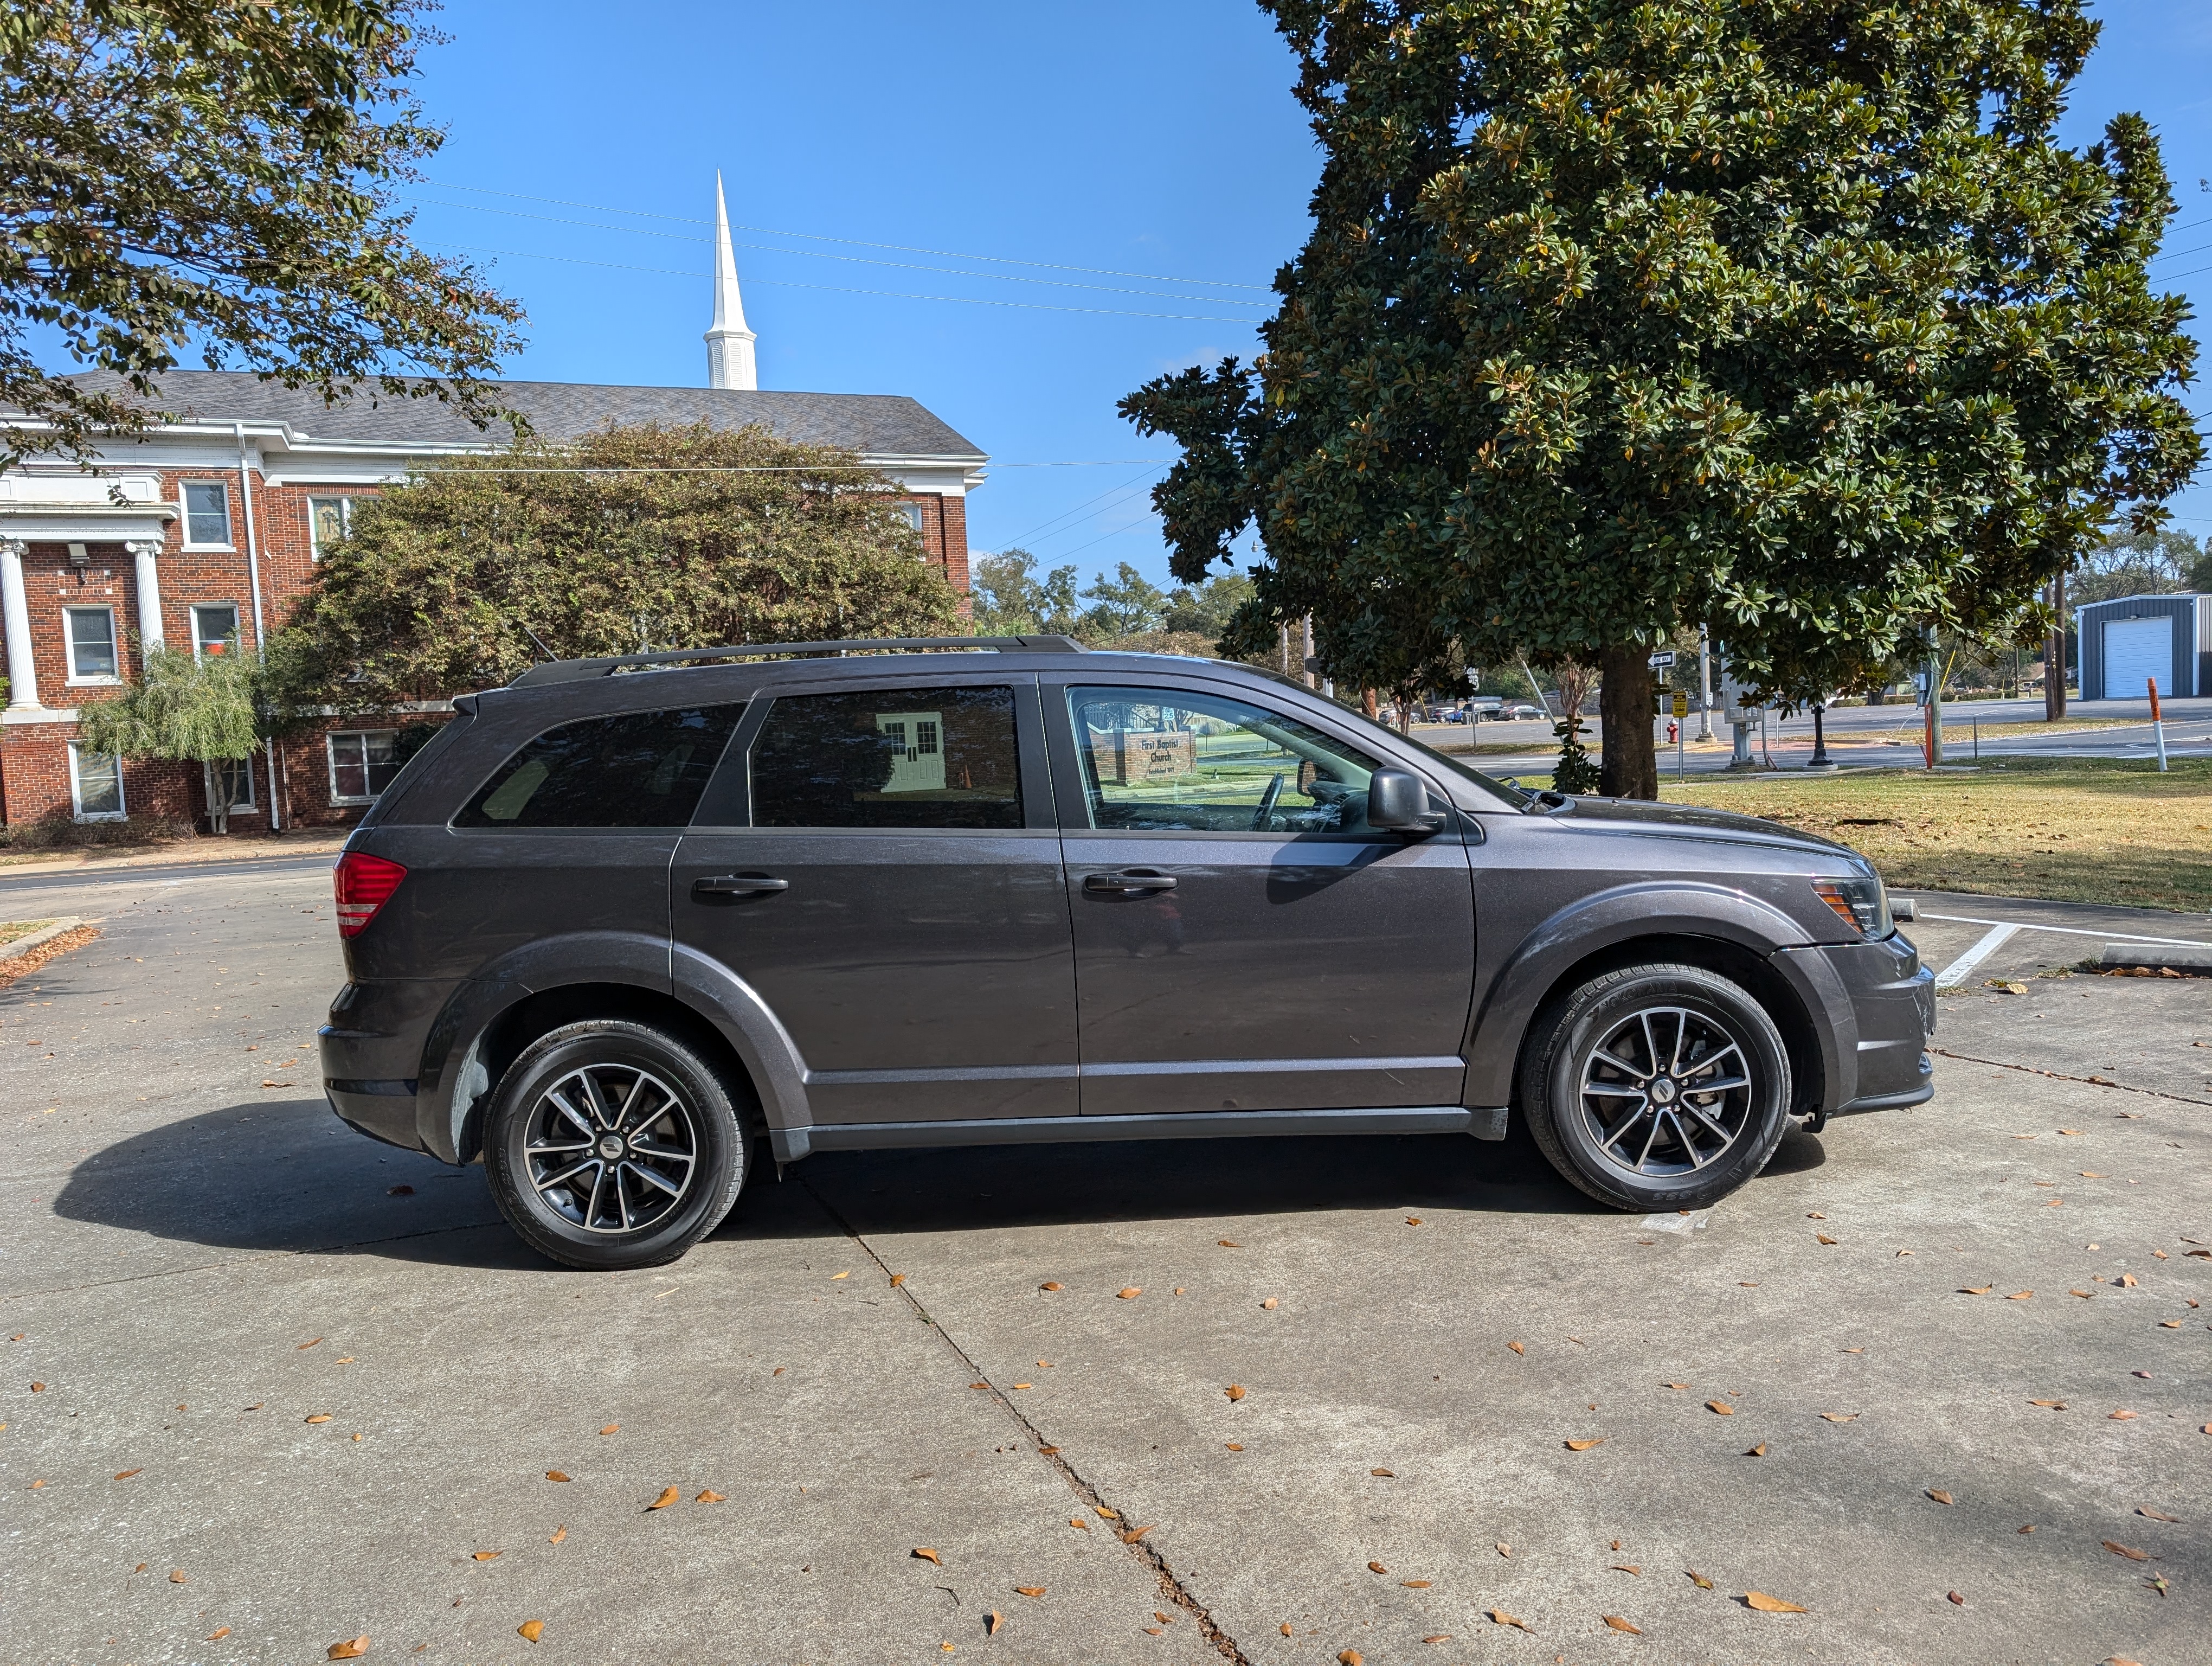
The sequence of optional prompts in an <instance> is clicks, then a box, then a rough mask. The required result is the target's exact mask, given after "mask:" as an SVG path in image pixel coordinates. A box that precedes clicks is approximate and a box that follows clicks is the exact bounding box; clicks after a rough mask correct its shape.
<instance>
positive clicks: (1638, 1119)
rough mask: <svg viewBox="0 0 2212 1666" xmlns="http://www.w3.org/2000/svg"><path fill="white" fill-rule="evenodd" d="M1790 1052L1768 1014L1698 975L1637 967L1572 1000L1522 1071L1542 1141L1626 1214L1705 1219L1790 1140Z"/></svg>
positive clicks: (1537, 1040) (1565, 1171)
mask: <svg viewBox="0 0 2212 1666" xmlns="http://www.w3.org/2000/svg"><path fill="white" fill-rule="evenodd" d="M1790 1097H1791V1085H1790V1055H1789V1051H1788V1049H1786V1048H1785V1047H1784V1045H1783V1041H1782V1036H1781V1032H1780V1031H1778V1030H1777V1029H1776V1028H1775V1025H1774V1020H1773V1019H1772V1018H1771V1017H1769V1016H1768V1014H1767V1012H1766V1009H1765V1007H1764V1006H1760V1005H1759V1001H1758V1000H1756V999H1754V998H1753V996H1752V994H1750V993H1749V992H1748V991H1747V990H1746V989H1745V988H1742V987H1741V985H1740V984H1737V983H1734V982H1730V981H1729V979H1727V978H1725V977H1723V976H1719V975H1718V974H1717V973H1714V972H1710V971H1707V970H1705V969H1704V968H1702V967H1699V966H1681V965H1647V966H1630V967H1626V968H1623V969H1622V970H1619V971H1615V972H1608V973H1606V974H1605V975H1604V976H1601V977H1595V978H1592V979H1591V980H1590V981H1589V982H1587V983H1584V984H1583V985H1582V986H1581V987H1580V988H1577V989H1575V990H1573V991H1572V992H1571V994H1568V995H1567V996H1566V997H1565V999H1564V1000H1561V1001H1559V1002H1558V1003H1557V1004H1556V1005H1555V1006H1553V1008H1551V1009H1550V1010H1549V1011H1548V1012H1547V1014H1546V1015H1545V1017H1544V1018H1543V1019H1542V1020H1541V1022H1540V1025H1539V1028H1538V1031H1537V1032H1536V1034H1535V1035H1534V1037H1532V1040H1531V1044H1530V1046H1529V1048H1528V1051H1527V1053H1526V1055H1524V1057H1523V1059H1522V1068H1521V1101H1522V1107H1523V1108H1524V1110H1525V1111H1526V1112H1527V1114H1528V1126H1529V1132H1530V1133H1531V1134H1533V1135H1534V1138H1535V1140H1536V1143H1537V1146H1539V1147H1540V1148H1541V1150H1542V1152H1543V1153H1544V1155H1545V1156H1546V1157H1547V1158H1549V1159H1550V1160H1551V1164H1552V1166H1553V1168H1555V1169H1557V1170H1559V1172H1560V1174H1561V1175H1563V1176H1565V1178H1566V1179H1567V1180H1568V1181H1570V1182H1571V1183H1573V1184H1574V1185H1575V1186H1577V1187H1579V1188H1580V1189H1582V1190H1583V1191H1585V1192H1587V1193H1589V1195H1591V1196H1592V1197H1594V1198H1596V1199H1597V1200H1598V1201H1601V1202H1603V1203H1608V1204H1610V1205H1612V1206H1613V1207H1614V1208H1617V1209H1695V1208H1703V1207H1705V1206H1706V1205H1708V1204H1711V1203H1714V1202H1717V1201H1719V1200H1720V1199H1722V1198H1723V1197H1726V1196H1727V1195H1729V1193H1730V1192H1732V1191H1734V1190H1735V1189H1736V1188H1737V1187H1739V1186H1741V1185H1742V1184H1743V1183H1745V1182H1746V1181H1747V1180H1749V1179H1750V1178H1751V1177H1753V1176H1754V1175H1756V1174H1757V1173H1758V1172H1759V1170H1761V1169H1763V1168H1765V1166H1766V1163H1767V1159H1768V1158H1771V1156H1772V1155H1773V1153H1774V1148H1775V1146H1777V1145H1778V1144H1779V1143H1780V1142H1781V1140H1782V1136H1783V1134H1784V1133H1785V1132H1786V1131H1787V1130H1788V1128H1789V1121H1790Z"/></svg>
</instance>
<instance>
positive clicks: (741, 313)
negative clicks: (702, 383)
mask: <svg viewBox="0 0 2212 1666" xmlns="http://www.w3.org/2000/svg"><path fill="white" fill-rule="evenodd" d="M754 340H755V337H754V335H753V332H752V331H750V330H748V329H746V328H745V305H744V301H743V300H741V299H740V298H739V296H738V259H737V255H736V254H735V252H733V251H732V249H731V247H730V213H729V210H728V209H727V208H726V207H725V206H724V205H723V202H722V175H721V173H720V170H719V169H718V170H716V172H715V174H714V327H713V328H712V329H710V330H708V331H707V386H709V387H741V388H748V389H750V388H757V387H758V386H760V375H759V373H758V372H757V370H756V369H755V368H754V367H753V342H754Z"/></svg>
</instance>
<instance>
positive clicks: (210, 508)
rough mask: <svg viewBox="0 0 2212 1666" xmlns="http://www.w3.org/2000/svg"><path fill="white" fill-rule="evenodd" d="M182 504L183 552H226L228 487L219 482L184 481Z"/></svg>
mask: <svg viewBox="0 0 2212 1666" xmlns="http://www.w3.org/2000/svg"><path fill="white" fill-rule="evenodd" d="M180 495H181V496H182V497H183V498H184V500H185V549H187V550H228V549H229V548H230V547H231V544H230V486H229V484H228V482H226V481H222V480H187V481H185V482H184V483H183V488H182V491H181V493H180Z"/></svg>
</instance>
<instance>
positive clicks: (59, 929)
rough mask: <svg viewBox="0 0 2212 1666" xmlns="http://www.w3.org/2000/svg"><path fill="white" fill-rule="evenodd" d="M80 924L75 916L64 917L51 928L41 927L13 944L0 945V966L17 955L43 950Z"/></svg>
mask: <svg viewBox="0 0 2212 1666" xmlns="http://www.w3.org/2000/svg"><path fill="white" fill-rule="evenodd" d="M82 924H84V921H82V920H81V919H80V918H78V917H77V916H76V915H74V914H70V915H63V916H62V917H61V918H60V919H58V920H57V921H54V923H53V924H52V925H51V926H41V927H39V929H38V930H36V931H34V932H27V933H24V934H23V935H22V936H21V937H19V938H16V939H15V940H14V941H13V942H9V943H0V965H5V964H7V963H8V962H9V961H10V960H13V959H15V958H16V957H17V956H19V955H27V954H28V953H30V952H31V951H32V950H33V949H37V948H43V947H44V946H45V945H47V944H49V943H51V942H52V941H53V940H54V939H56V938H57V937H59V936H61V935H62V934H63V933H65V932H73V931H75V930H76V928H77V927H79V926H82Z"/></svg>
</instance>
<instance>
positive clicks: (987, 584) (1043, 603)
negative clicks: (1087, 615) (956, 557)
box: [968, 550, 1079, 636]
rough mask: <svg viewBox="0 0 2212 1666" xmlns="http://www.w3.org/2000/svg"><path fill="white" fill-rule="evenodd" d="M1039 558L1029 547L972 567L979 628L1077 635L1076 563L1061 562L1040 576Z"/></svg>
mask: <svg viewBox="0 0 2212 1666" xmlns="http://www.w3.org/2000/svg"><path fill="white" fill-rule="evenodd" d="M1036 569H1037V558H1036V556H1033V555H1031V554H1030V552H1029V551H1028V550H1000V552H999V553H998V554H997V555H995V556H978V557H976V559H975V561H974V562H972V563H970V565H969V569H968V587H969V596H970V599H971V600H972V602H973V605H974V610H975V629H976V630H977V631H978V632H979V633H981V635H986V636H1052V635H1060V636H1064V635H1072V634H1073V632H1074V630H1075V629H1076V627H1077V625H1078V623H1079V612H1078V610H1077V608H1076V605H1075V568H1074V566H1073V564H1072V563H1071V564H1070V565H1068V566H1066V567H1055V568H1054V569H1052V570H1051V571H1050V572H1049V573H1047V574H1046V575H1044V576H1043V577H1042V578H1039V577H1038V576H1037V570H1036Z"/></svg>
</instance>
